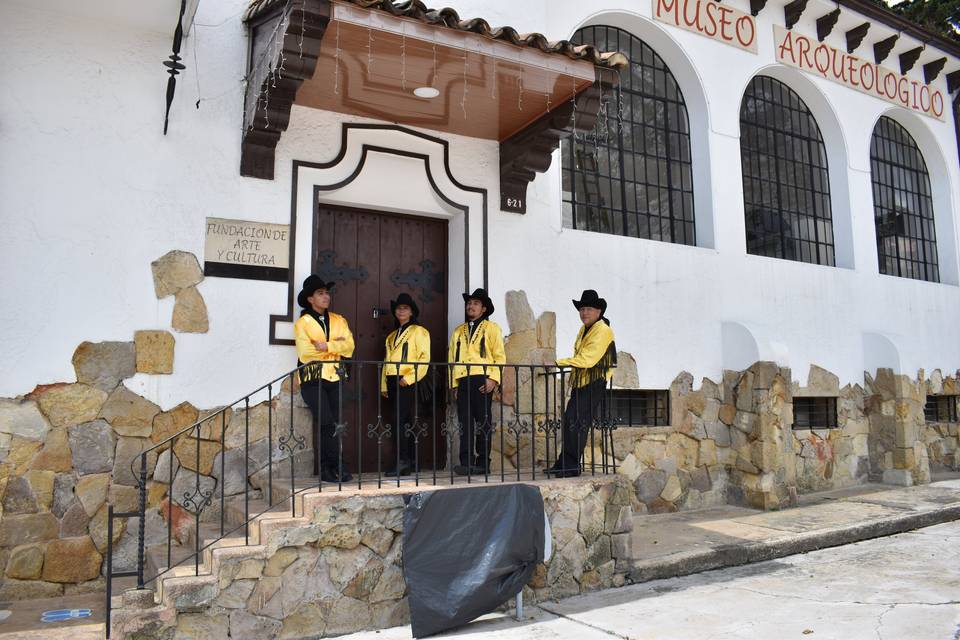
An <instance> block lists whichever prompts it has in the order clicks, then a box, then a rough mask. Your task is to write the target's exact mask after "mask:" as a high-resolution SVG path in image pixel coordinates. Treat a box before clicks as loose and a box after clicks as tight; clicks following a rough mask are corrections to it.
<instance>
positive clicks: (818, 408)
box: [793, 398, 837, 429]
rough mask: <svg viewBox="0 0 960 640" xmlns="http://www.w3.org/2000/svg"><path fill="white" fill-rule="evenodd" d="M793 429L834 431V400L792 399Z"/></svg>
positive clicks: (835, 403)
mask: <svg viewBox="0 0 960 640" xmlns="http://www.w3.org/2000/svg"><path fill="white" fill-rule="evenodd" d="M793 428H794V429H836V428H837V399H836V398H794V399H793Z"/></svg>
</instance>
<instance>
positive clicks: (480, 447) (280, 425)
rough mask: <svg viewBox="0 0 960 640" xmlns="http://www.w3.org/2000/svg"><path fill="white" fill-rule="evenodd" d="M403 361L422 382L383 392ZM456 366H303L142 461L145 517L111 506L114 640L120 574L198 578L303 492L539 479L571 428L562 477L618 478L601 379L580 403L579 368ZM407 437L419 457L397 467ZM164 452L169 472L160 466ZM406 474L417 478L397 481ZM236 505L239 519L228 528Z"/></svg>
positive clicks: (612, 424) (135, 464) (144, 580)
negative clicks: (120, 548)
mask: <svg viewBox="0 0 960 640" xmlns="http://www.w3.org/2000/svg"><path fill="white" fill-rule="evenodd" d="M397 365H400V366H411V367H414V368H415V369H416V373H417V374H418V375H417V376H416V377H417V378H419V381H418V382H417V383H416V384H414V385H409V386H406V387H401V386H400V385H399V381H398V380H397V379H396V378H395V376H388V377H387V381H388V385H387V393H383V389H382V386H381V380H382V379H383V372H384V369H385V368H386V369H387V371H388V372H390V373H392V372H394V371H395V367H396V366H397ZM456 366H457V365H452V364H449V363H405V362H400V363H394V362H382V361H357V360H348V361H342V362H339V363H335V365H334V366H333V367H331V368H328V369H327V372H326V373H330V372H335V373H336V374H337V375H336V376H329V375H328V377H338V378H339V380H337V381H335V382H328V381H324V382H319V381H310V382H304V383H303V384H300V377H301V374H306V373H307V371H308V369H309V367H311V365H309V364H308V365H303V366H301V367H298V368H297V369H294V370H292V371H289V372H287V373H285V374H283V375H282V376H279V377H277V378H274V379H273V380H271V381H270V382H268V383H266V384H264V385H262V386H261V387H259V388H258V389H256V390H255V391H253V392H251V393H249V394H247V395H245V396H243V397H242V398H240V399H239V400H237V401H236V402H234V403H232V404H230V405H228V406H225V407H222V408H220V409H217V410H215V411H212V412H209V413H207V414H206V415H204V416H202V417H201V418H200V419H199V420H197V421H196V422H195V423H194V424H192V425H190V426H187V427H185V428H183V429H182V430H180V431H177V432H176V433H173V434H171V435H169V436H168V437H166V438H165V439H164V440H163V441H161V442H159V443H157V444H155V445H153V446H152V447H150V448H148V449H146V450H144V451H142V452H141V453H140V454H138V455H137V456H136V457H134V458H133V459H132V460H131V461H130V471H131V473H132V474H133V476H134V478H135V479H136V482H137V485H138V488H139V498H138V506H137V510H136V511H134V512H125V513H115V512H113V510H112V508H110V510H109V514H108V527H109V535H108V541H107V546H108V549H107V571H106V578H107V637H108V638H109V634H110V607H111V602H110V599H111V596H112V591H113V589H112V587H113V583H112V580H113V579H114V578H117V577H133V576H136V578H137V588H140V589H143V588H145V587H146V586H147V585H150V584H151V583H153V582H154V581H155V580H156V579H157V578H159V577H160V576H162V575H164V574H165V573H167V572H169V571H171V570H172V569H174V568H175V567H177V566H182V565H183V566H189V564H193V565H194V572H193V573H194V575H199V573H200V564H201V562H202V554H203V552H204V551H205V550H206V549H207V548H209V547H211V546H212V545H214V544H215V543H216V542H218V541H219V540H222V539H223V538H226V537H228V536H231V535H233V534H238V535H239V532H240V531H241V530H242V532H243V539H244V544H249V543H250V523H251V522H253V521H254V520H255V519H256V518H257V517H259V516H261V515H263V514H265V513H267V512H269V511H274V512H275V511H277V510H278V509H287V508H289V510H290V515H291V516H292V517H296V516H297V505H296V500H295V498H296V496H297V495H298V494H300V493H303V492H305V491H310V490H317V491H329V490H337V491H342V490H344V489H345V488H347V489H352V488H356V489H369V488H381V487H384V486H386V485H390V486H398V487H399V486H403V485H410V486H420V485H423V484H429V485H439V484H456V483H461V482H462V483H474V482H517V481H525V480H537V479H542V478H544V477H545V474H546V471H547V469H549V468H554V470H556V467H558V466H560V467H563V465H564V464H566V463H562V459H561V458H560V454H561V452H562V450H563V442H564V429H565V426H564V425H565V424H566V425H567V427H566V430H567V434H566V437H567V443H568V444H569V443H573V444H572V445H571V446H582V448H583V453H580V455H579V456H578V462H577V463H576V464H575V465H569V464H568V465H567V466H568V467H570V468H561V469H560V472H561V473H560V474H559V475H561V476H569V475H579V474H581V473H582V474H594V475H595V474H606V473H615V472H616V459H615V456H614V451H613V430H615V429H616V427H617V422H618V420H617V419H615V418H613V417H612V412H611V406H612V403H611V391H610V387H609V384H607V383H606V382H599V383H594V384H593V385H589V389H584V390H581V391H579V392H578V393H573V392H572V391H573V390H572V389H571V380H576V379H577V378H576V377H573V378H572V377H571V374H573V371H572V370H571V369H566V368H558V367H551V366H545V365H522V364H516V365H513V364H512V365H501V366H495V365H489V366H481V365H471V369H470V371H469V373H470V375H471V376H476V377H474V378H468V380H469V381H470V382H469V383H468V384H467V386H464V384H461V382H460V381H459V380H458V381H456V383H454V376H455V375H457V371H456V369H455V367H456ZM310 373H313V374H316V373H317V372H316V371H311V372H310ZM486 376H490V377H494V378H497V377H498V378H499V379H500V383H499V384H498V385H497V386H496V387H495V389H494V390H493V391H492V392H490V393H489V394H482V393H479V392H478V393H479V395H478V396H475V397H474V398H473V400H474V401H473V402H469V401H465V399H464V398H463V397H462V396H463V394H464V393H467V394H469V393H470V389H469V387H470V386H475V388H476V389H477V390H478V389H479V386H480V385H481V383H482V381H483V380H485V379H486ZM304 377H305V378H306V377H309V375H304ZM313 394H316V395H315V396H314V395H313ZM323 396H326V398H324V397H323ZM487 396H489V398H490V400H486V397H487ZM584 402H586V403H587V406H584V405H583V404H582V403H584ZM574 405H576V406H574ZM311 406H312V407H313V408H314V410H315V412H314V411H313V410H311V409H310V407H311ZM337 406H338V407H339V410H335V409H336V407H337ZM565 411H566V414H565ZM239 414H242V417H238V416H239ZM398 416H399V418H400V419H399V421H400V423H401V424H400V428H399V429H398V428H397V426H396V425H397V422H398ZM464 423H465V424H464ZM318 427H319V428H318ZM404 438H406V439H408V441H409V443H408V444H407V445H406V448H407V450H408V451H409V452H411V453H412V456H411V457H412V459H411V460H405V459H402V453H401V449H402V448H403V446H401V440H402V439H404ZM462 438H466V446H465V447H464V449H465V451H464V452H463V453H464V455H463V456H462V455H461V449H460V447H459V446H458V445H459V442H460V440H461V439H462ZM331 448H332V449H333V450H332V451H331V450H330V449H331ZM241 451H242V454H240V453H239V452H241ZM164 456H165V457H166V459H165V460H164V461H163V462H164V464H165V466H166V468H165V469H160V468H158V467H159V465H158V461H159V460H160V459H161V458H163V457H164ZM571 457H572V456H568V457H565V459H567V460H569V459H570V458H571ZM315 460H316V461H317V462H315ZM324 462H326V464H324ZM318 463H319V464H318ZM251 465H253V467H251ZM314 465H317V466H319V467H321V468H320V469H317V468H314ZM401 467H409V469H404V468H401ZM177 469H179V470H177ZM317 471H320V472H321V474H318V473H317ZM404 471H409V473H406V474H404V475H400V474H399V473H397V472H404ZM151 477H152V479H153V480H154V481H155V482H162V483H165V484H166V485H167V487H168V494H167V501H166V502H164V503H163V504H162V506H161V507H160V509H162V511H163V512H165V513H163V516H164V519H165V521H166V522H165V524H166V531H165V532H161V534H160V535H159V536H158V534H157V532H156V531H155V530H154V531H152V532H148V528H149V525H148V522H147V520H148V518H147V516H148V512H149V511H151V507H150V506H148V497H147V494H148V483H149V480H150V479H151ZM228 484H230V485H231V486H230V487H228V486H227V485H228ZM238 484H242V488H238V486H237V485H238ZM154 508H155V507H154ZM231 509H232V510H233V511H232V513H234V517H233V518H228V516H227V514H228V512H230V510H231ZM119 518H126V519H127V520H128V523H129V524H130V526H131V527H133V526H135V527H136V528H137V550H136V562H135V566H132V565H131V566H120V567H116V566H115V563H114V558H113V554H114V549H115V545H114V542H113V531H114V519H119ZM186 518H189V519H191V520H192V524H193V531H192V533H191V534H190V535H187V536H186V539H184V535H183V532H182V530H179V529H182V528H183V526H185V522H184V520H185V519H186ZM175 521H178V522H177V526H176V528H177V529H178V531H176V532H175ZM204 526H206V529H204ZM154 529H155V527H154ZM164 534H165V535H164ZM175 538H176V539H177V540H178V541H179V544H175ZM190 538H192V541H191V540H190ZM190 542H192V545H191V544H190ZM148 555H149V558H148ZM148 565H149V566H148ZM114 569H117V571H114Z"/></svg>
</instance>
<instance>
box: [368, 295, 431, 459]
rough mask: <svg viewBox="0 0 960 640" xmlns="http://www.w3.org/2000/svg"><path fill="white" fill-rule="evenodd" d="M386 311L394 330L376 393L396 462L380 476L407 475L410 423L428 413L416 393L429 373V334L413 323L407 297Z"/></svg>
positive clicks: (412, 449)
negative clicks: (392, 437) (392, 434)
mask: <svg viewBox="0 0 960 640" xmlns="http://www.w3.org/2000/svg"><path fill="white" fill-rule="evenodd" d="M390 310H391V312H392V313H393V317H394V320H395V321H396V322H395V325H396V327H397V328H396V329H394V330H393V331H392V332H391V333H390V335H388V336H387V341H386V345H385V346H386V356H385V357H384V359H383V360H384V363H385V364H384V365H383V373H382V374H381V376H380V393H381V395H383V397H384V398H386V399H387V405H386V410H385V411H384V415H387V416H391V419H390V422H391V423H392V424H393V428H394V430H395V433H396V440H395V441H396V443H397V462H396V466H395V467H394V468H393V469H392V470H390V471H387V472H386V473H385V474H384V475H386V476H407V475H410V473H411V472H413V471H414V469H415V468H416V467H417V466H418V465H417V463H418V460H417V456H416V442H415V441H414V438H413V435H412V433H411V430H412V428H415V426H416V425H415V424H414V422H416V421H418V420H420V415H423V414H424V413H425V412H426V411H427V410H428V407H427V406H424V405H422V404H420V405H419V406H418V403H417V391H418V385H419V384H421V381H422V380H423V379H424V378H425V377H426V376H427V373H428V372H429V371H430V365H429V362H430V332H429V331H427V328H426V327H424V326H422V325H420V324H418V323H417V318H418V317H419V316H420V307H418V306H417V303H416V302H415V301H414V299H413V298H412V297H411V296H410V294H408V293H401V294H400V295H399V296H397V299H396V300H391V301H390ZM390 363H396V364H390ZM399 363H410V364H399ZM419 363H423V364H419ZM423 384H427V383H426V382H423ZM418 414H419V415H418Z"/></svg>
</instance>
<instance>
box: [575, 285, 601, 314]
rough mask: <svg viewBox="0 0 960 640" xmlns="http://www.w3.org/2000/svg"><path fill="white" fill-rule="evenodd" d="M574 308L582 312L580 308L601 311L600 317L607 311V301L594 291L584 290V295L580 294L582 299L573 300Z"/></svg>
mask: <svg viewBox="0 0 960 640" xmlns="http://www.w3.org/2000/svg"><path fill="white" fill-rule="evenodd" d="M573 306H575V307H576V308H577V311H579V310H580V307H592V308H594V309H600V315H603V314H604V312H605V311H606V310H607V301H606V300H604V299H603V298H601V297H600V296H599V295H597V292H596V291H594V290H593V289H584V291H583V293H581V294H580V299H579V300H573Z"/></svg>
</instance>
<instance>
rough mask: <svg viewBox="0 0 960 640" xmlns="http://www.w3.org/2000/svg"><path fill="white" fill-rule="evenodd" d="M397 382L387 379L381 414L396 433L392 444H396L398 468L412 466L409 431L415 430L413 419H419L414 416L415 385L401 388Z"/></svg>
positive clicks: (391, 378) (413, 445) (412, 450)
mask: <svg viewBox="0 0 960 640" xmlns="http://www.w3.org/2000/svg"><path fill="white" fill-rule="evenodd" d="M399 381H400V377H399V376H388V377H387V401H386V403H387V404H386V407H384V411H383V413H384V415H387V416H390V422H391V424H393V427H394V430H395V432H396V438H395V439H394V442H395V443H396V444H397V451H398V453H399V455H400V466H413V463H414V458H415V455H414V454H415V449H416V444H415V443H414V440H413V433H412V431H409V430H412V429H414V428H415V425H414V424H413V420H414V418H415V417H416V418H417V419H419V416H414V408H415V407H414V405H415V403H416V397H417V385H416V384H412V385H409V386H406V387H401V386H400V384H399ZM417 408H419V407H417Z"/></svg>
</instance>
